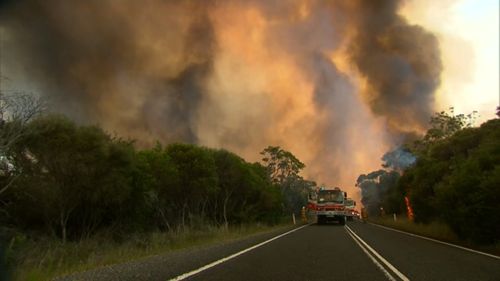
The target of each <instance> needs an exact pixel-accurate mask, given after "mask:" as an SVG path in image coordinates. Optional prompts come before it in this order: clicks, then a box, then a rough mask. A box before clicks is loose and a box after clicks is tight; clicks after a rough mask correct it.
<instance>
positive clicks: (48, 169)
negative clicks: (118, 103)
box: [10, 116, 134, 242]
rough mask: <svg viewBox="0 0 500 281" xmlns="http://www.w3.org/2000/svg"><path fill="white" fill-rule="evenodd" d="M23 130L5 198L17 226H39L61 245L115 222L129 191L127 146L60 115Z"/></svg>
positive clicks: (130, 170)
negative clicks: (10, 190)
mask: <svg viewBox="0 0 500 281" xmlns="http://www.w3.org/2000/svg"><path fill="white" fill-rule="evenodd" d="M28 129H29V132H30V133H29V134H27V135H25V136H24V137H23V138H22V139H20V140H19V142H18V143H17V145H16V147H15V149H16V153H15V156H14V158H13V164H14V166H15V167H16V169H20V170H22V171H23V173H22V174H21V177H20V178H19V180H18V182H16V187H17V188H16V189H15V192H13V194H12V195H11V196H12V198H13V199H12V200H13V201H14V203H15V204H11V207H10V208H11V213H12V214H14V216H15V217H16V218H15V219H16V220H17V223H18V225H20V226H23V227H28V228H29V227H33V226H32V224H33V222H34V221H35V222H36V221H42V222H45V227H47V228H48V229H50V230H51V231H52V232H53V233H55V234H57V235H58V236H59V237H61V239H62V241H63V242H65V241H66V240H67V239H68V237H69V236H70V235H71V236H72V237H75V238H76V237H82V236H84V235H87V236H88V235H90V234H91V233H92V232H94V231H95V230H96V229H97V228H98V227H99V226H101V225H103V224H106V225H109V224H112V223H116V222H117V221H120V217H122V215H123V214H124V213H126V211H127V209H128V208H127V207H126V206H125V204H124V203H125V202H127V200H128V199H129V197H130V194H131V188H132V184H131V183H132V177H131V174H133V163H134V150H133V147H132V146H131V143H130V142H126V141H122V140H119V139H113V138H111V137H110V136H109V135H107V134H106V133H104V132H103V131H102V129H100V128H98V127H95V126H82V127H79V126H76V125H75V124H74V123H73V122H71V121H69V120H68V119H66V118H64V117H61V116H46V117H43V118H37V119H35V120H33V121H32V122H31V123H30V124H29V128H28ZM36 224H37V223H35V225H36Z"/></svg>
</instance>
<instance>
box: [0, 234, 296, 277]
mask: <svg viewBox="0 0 500 281" xmlns="http://www.w3.org/2000/svg"><path fill="white" fill-rule="evenodd" d="M289 226H290V224H281V225H277V226H266V225H262V224H252V225H243V226H238V227H229V229H224V228H221V227H207V228H205V229H204V230H186V231H178V232H154V233H144V234H131V235H130V236H129V237H127V239H126V240H124V241H123V242H116V241H114V240H113V239H111V238H110V236H109V235H106V234H101V235H96V236H95V237H93V238H90V239H86V240H82V241H79V242H67V243H65V244H62V243H61V242H60V241H58V240H54V239H50V238H42V239H39V240H37V241H31V240H27V239H23V238H16V239H15V240H13V241H11V244H10V245H9V247H8V249H7V259H8V261H9V263H10V264H11V265H12V267H13V268H14V270H12V271H13V272H12V273H13V274H12V277H13V280H28V281H31V280H33V281H34V280H37V281H38V280H50V279H52V278H55V277H57V276H62V275H66V274H70V273H74V272H79V271H85V270H89V269H93V268H97V267H101V266H105V265H110V264H116V263H121V262H126V261H130V260H135V259H139V258H143V257H148V256H153V255H157V254H162V253H166V252H169V251H174V250H178V249H184V248H190V247H196V246H202V245H209V244H214V243H217V242H221V241H230V240H235V239H238V238H242V237H245V236H249V235H252V234H257V233H264V232H269V231H273V230H277V229H279V228H285V227H289ZM16 240H17V241H16Z"/></svg>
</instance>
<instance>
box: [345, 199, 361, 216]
mask: <svg viewBox="0 0 500 281" xmlns="http://www.w3.org/2000/svg"><path fill="white" fill-rule="evenodd" d="M345 212H346V214H345V215H346V218H347V220H348V221H352V220H353V219H354V218H359V213H358V211H356V201H354V200H353V199H352V198H346V200H345Z"/></svg>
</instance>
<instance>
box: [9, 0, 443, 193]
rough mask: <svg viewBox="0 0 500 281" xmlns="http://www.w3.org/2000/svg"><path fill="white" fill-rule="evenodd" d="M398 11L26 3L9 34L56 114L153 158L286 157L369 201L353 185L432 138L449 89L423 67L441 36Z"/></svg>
mask: <svg viewBox="0 0 500 281" xmlns="http://www.w3.org/2000/svg"><path fill="white" fill-rule="evenodd" d="M396 2H399V1H386V2H384V1H382V2H381V5H379V6H377V5H371V4H369V5H364V2H363V1H361V0H357V1H348V2H344V1H320V0H316V1H315V0H292V1H272V2H270V1H264V0H262V1H160V0H147V1H141V2H138V1H131V0H130V1H120V3H117V2H115V1H101V0H89V1H85V2H77V3H70V2H68V1H63V0H49V1H44V2H43V3H40V2H37V1H26V2H24V3H22V4H12V5H11V7H8V9H7V10H8V11H9V13H8V14H6V15H5V16H3V17H2V18H3V19H2V21H0V24H1V25H2V26H4V27H5V28H6V30H7V33H9V34H10V37H9V38H10V39H9V41H8V42H6V45H7V49H8V51H9V52H11V54H13V55H12V58H13V59H12V60H11V61H10V62H9V61H8V62H7V63H8V64H10V66H11V67H12V69H14V68H15V67H16V66H17V68H19V65H21V66H22V65H29V67H26V69H27V70H26V73H24V75H25V76H26V77H29V79H31V80H30V81H35V82H34V83H35V84H37V85H38V90H39V91H40V92H41V94H42V95H45V96H46V97H48V98H49V99H50V100H51V102H52V108H53V110H55V111H59V112H63V113H66V114H68V115H70V116H72V117H73V118H75V119H76V120H79V121H81V122H98V123H100V124H102V125H103V126H104V127H105V128H106V129H107V130H109V131H111V132H116V133H117V134H118V135H121V136H127V137H131V138H134V139H137V140H138V143H139V144H141V145H150V144H152V143H154V141H156V140H160V141H163V142H173V141H186V142H192V143H198V144H201V145H207V146H211V147H223V148H226V149H229V150H231V151H234V152H236V153H238V154H240V155H242V156H243V157H245V158H246V159H249V160H252V161H258V160H260V159H259V152H260V151H261V150H262V149H263V148H264V147H266V146H268V145H279V146H281V147H283V148H284V149H286V150H289V151H291V152H293V153H294V154H295V155H296V156H297V157H298V158H299V159H300V160H302V162H304V163H305V164H306V166H307V167H306V169H305V171H304V173H305V176H306V177H307V178H309V179H311V180H315V181H316V182H317V183H318V184H325V185H327V186H341V187H342V188H343V189H345V190H347V192H348V193H349V196H350V197H354V198H355V199H358V201H359V194H358V191H357V190H356V189H355V188H354V182H355V179H356V178H357V176H358V175H359V174H361V173H363V172H366V171H370V170H374V169H377V168H378V167H379V166H380V157H381V155H383V153H384V152H386V151H387V150H388V149H389V148H390V147H391V146H393V145H394V144H395V143H398V142H401V141H402V139H403V138H404V135H405V134H407V133H411V134H414V133H419V132H421V131H422V130H423V129H424V128H425V124H424V123H423V122H422V121H421V120H424V119H425V120H427V119H426V118H427V117H428V116H425V115H426V114H427V113H428V112H430V108H431V107H432V93H433V91H434V88H433V87H434V84H436V83H437V82H436V81H434V80H432V79H431V80H432V81H430V82H429V81H428V80H429V79H428V77H429V76H431V77H432V75H430V74H435V73H438V72H439V62H436V65H438V67H437V68H435V69H434V68H433V66H434V61H427V60H424V59H423V58H426V57H427V56H426V54H427V53H430V54H433V55H434V54H435V53H434V50H433V49H432V50H428V48H433V47H434V46H433V45H432V44H430V43H433V41H432V36H431V35H429V34H427V33H425V32H424V31H422V30H420V29H418V28H414V27H411V26H408V25H407V24H406V22H405V21H404V20H403V19H402V18H400V17H399V16H398V15H397V13H396V12H397V5H396V4H394V3H396ZM380 9H383V11H384V13H379V10H380ZM33 11H38V12H37V13H34V12H33ZM2 15H3V14H2ZM368 27H374V28H372V30H371V31H370V30H369V29H370V28H368ZM401 28H402V29H403V30H404V31H406V32H407V33H409V34H412V35H414V38H409V37H404V36H400V35H398V33H395V30H398V29H401ZM364 30H366V31H364ZM363 32H368V33H366V34H364V33H363ZM370 32H371V33H370ZM419 38H423V39H422V40H418V39H419ZM409 39H416V42H417V43H418V42H422V43H425V45H423V46H420V45H419V46H417V47H411V45H410V44H408V43H409V41H408V40H409ZM424 39H425V40H424ZM427 43H429V44H427ZM417 45H418V44H417ZM9 48H10V49H9ZM372 49H373V50H374V52H373V53H371V52H370V50H372ZM48 50H50V51H48ZM431 57H433V59H436V58H435V56H431ZM437 60H438V59H437ZM400 69H401V70H402V71H399V70H400ZM400 73H404V75H403V76H401V75H400ZM429 73H430V74H429ZM379 81H381V82H380V83H379ZM390 81H393V82H394V85H395V86H394V87H392V84H391V83H390ZM406 102H408V103H409V104H410V105H411V106H405V103H406ZM417 117H418V118H417Z"/></svg>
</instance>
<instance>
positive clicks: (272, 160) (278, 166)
mask: <svg viewBox="0 0 500 281" xmlns="http://www.w3.org/2000/svg"><path fill="white" fill-rule="evenodd" d="M260 154H261V155H262V156H263V158H262V161H263V162H264V163H265V165H266V167H267V170H268V173H269V176H270V178H271V180H272V181H273V183H276V184H279V185H281V184H283V183H285V182H286V181H287V180H288V179H289V178H297V177H298V176H299V172H300V170H302V169H303V168H304V167H305V165H304V163H302V162H300V160H299V159H297V158H296V157H295V156H294V155H293V154H292V153H291V152H289V151H286V150H284V149H282V148H281V147H279V146H268V147H266V148H265V149H264V150H263V151H262V152H261V153H260Z"/></svg>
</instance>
